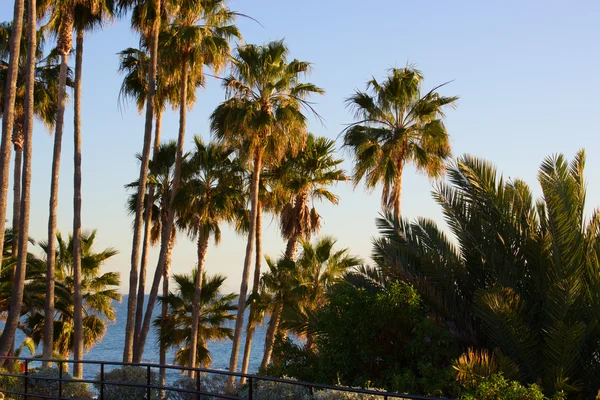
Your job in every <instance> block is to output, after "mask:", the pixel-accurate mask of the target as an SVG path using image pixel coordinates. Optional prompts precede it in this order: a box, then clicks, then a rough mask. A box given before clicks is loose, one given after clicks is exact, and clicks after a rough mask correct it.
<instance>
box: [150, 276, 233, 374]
mask: <svg viewBox="0 0 600 400" xmlns="http://www.w3.org/2000/svg"><path fill="white" fill-rule="evenodd" d="M197 274H198V270H197V269H196V268H194V269H193V270H192V272H191V274H185V275H184V274H181V275H180V274H175V276H174V279H175V283H176V290H175V292H174V293H169V295H168V296H167V297H161V298H160V301H161V302H163V303H165V304H167V305H168V308H169V312H168V315H167V317H166V320H163V318H164V317H162V316H161V317H157V318H156V319H155V320H154V325H155V326H156V327H157V328H158V329H159V337H160V342H161V345H162V346H166V347H172V348H174V349H176V350H177V352H176V353H175V363H177V364H178V365H183V366H190V362H189V361H190V358H189V354H190V352H191V349H192V347H191V346H192V336H193V334H192V330H193V326H194V325H193V324H192V314H193V311H192V309H193V308H195V307H198V308H199V310H200V312H199V316H198V322H197V326H196V329H195V330H196V331H197V337H198V338H197V340H196V352H195V354H196V359H195V361H194V364H195V365H201V366H203V367H209V366H210V364H211V362H212V358H211V356H210V351H209V350H208V347H207V345H206V344H207V342H208V341H209V340H223V339H231V337H232V335H233V332H232V329H231V328H226V327H224V326H223V325H224V324H225V323H226V322H228V321H231V320H232V319H234V316H233V315H232V314H231V311H233V310H235V306H234V305H233V301H234V300H235V298H236V295H235V294H233V293H230V294H221V293H220V290H221V287H222V286H223V282H224V281H225V277H224V276H222V275H214V276H210V277H208V276H207V275H206V273H205V275H204V277H203V279H200V281H201V282H202V290H201V293H202V295H201V296H200V300H199V302H198V303H196V299H195V297H196V288H195V286H196V282H198V281H199V279H198V278H197Z"/></svg>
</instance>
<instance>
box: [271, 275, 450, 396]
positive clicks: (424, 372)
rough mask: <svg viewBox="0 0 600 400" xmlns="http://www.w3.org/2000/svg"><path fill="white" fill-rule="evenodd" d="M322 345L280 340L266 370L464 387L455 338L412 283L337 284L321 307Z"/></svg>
mask: <svg viewBox="0 0 600 400" xmlns="http://www.w3.org/2000/svg"><path fill="white" fill-rule="evenodd" d="M316 331H317V338H316V343H317V352H316V353H311V352H309V351H306V350H305V349H304V348H302V347H300V346H298V345H296V344H294V343H293V342H291V341H289V340H286V339H283V340H279V341H278V343H277V346H276V349H275V354H274V359H275V360H276V361H275V362H274V364H273V365H272V366H270V367H269V368H268V369H267V370H266V371H265V372H266V373H268V374H270V375H275V376H283V375H288V376H294V377H295V378H298V379H300V380H307V381H314V382H322V383H328V384H343V385H350V386H359V387H370V386H376V387H384V388H386V389H387V390H390V391H399V392H404V393H423V394H431V395H442V394H448V393H455V392H456V383H455V372H454V371H453V369H452V367H451V363H452V360H453V359H455V358H456V357H457V356H458V354H459V352H458V347H457V345H456V344H455V343H454V340H453V339H452V337H451V336H450V335H449V334H448V333H447V332H445V331H443V330H442V329H440V328H439V327H438V326H437V325H436V324H435V323H434V322H433V320H431V319H429V318H428V316H427V310H426V309H425V308H424V307H423V305H422V303H421V301H420V298H419V295H418V294H417V292H416V291H415V290H414V288H413V287H412V286H410V285H405V284H401V283H393V284H391V285H390V286H389V288H387V289H386V290H381V291H369V290H365V289H361V288H356V287H353V286H351V285H349V284H340V285H338V286H336V287H335V288H334V289H333V290H332V292H331V293H330V295H329V302H328V303H327V304H326V305H325V306H324V307H323V308H322V309H320V310H319V311H318V312H317V315H316Z"/></svg>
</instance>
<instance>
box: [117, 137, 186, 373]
mask: <svg viewBox="0 0 600 400" xmlns="http://www.w3.org/2000/svg"><path fill="white" fill-rule="evenodd" d="M176 153H177V143H175V142H174V141H170V142H167V143H163V144H161V145H160V146H159V149H158V151H157V152H156V154H155V155H154V157H153V159H152V160H150V163H149V167H150V169H149V174H148V183H149V184H150V185H151V186H152V187H154V189H155V194H156V196H154V204H152V205H151V207H152V221H151V222H152V228H151V230H150V244H152V245H155V244H157V243H160V242H162V240H164V239H165V238H168V239H169V248H168V252H167V262H166V264H165V270H164V273H163V275H164V276H165V277H167V279H168V271H169V268H170V264H171V251H172V249H173V244H174V242H175V236H176V230H175V229H171V232H170V233H169V232H168V231H167V220H168V214H169V204H170V201H171V192H172V190H173V179H174V172H175V159H176ZM139 158H141V156H138V159H139ZM183 158H184V166H183V173H182V177H183V181H184V182H185V181H186V180H187V176H189V174H190V172H189V171H190V168H189V166H188V165H189V164H188V162H187V161H186V160H187V158H188V155H187V154H185V155H184V157H183ZM137 186H138V182H137V181H136V182H133V183H131V184H129V185H127V187H128V188H131V189H137ZM136 196H137V193H134V194H132V195H131V197H130V198H129V202H128V207H129V208H128V209H129V212H130V213H131V214H133V213H135V207H136V204H137V198H136ZM163 275H158V277H157V276H156V275H155V277H154V278H155V281H154V282H153V287H154V286H155V285H158V283H157V282H156V280H157V279H158V281H160V279H161V278H162V277H163ZM146 334H147V333H146ZM145 338H146V336H143V337H142V338H141V339H140V340H143V341H145V340H146V339H145ZM142 353H143V352H142V351H135V352H134V358H133V359H134V360H137V362H139V361H140V360H141V356H142Z"/></svg>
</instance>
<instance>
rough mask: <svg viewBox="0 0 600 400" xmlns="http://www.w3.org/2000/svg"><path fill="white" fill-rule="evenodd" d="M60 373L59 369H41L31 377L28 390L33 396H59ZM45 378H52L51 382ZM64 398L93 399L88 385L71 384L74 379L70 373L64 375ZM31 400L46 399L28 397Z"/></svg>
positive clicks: (80, 383) (31, 374)
mask: <svg viewBox="0 0 600 400" xmlns="http://www.w3.org/2000/svg"><path fill="white" fill-rule="evenodd" d="M59 374H60V371H59V369H58V368H40V369H39V370H36V371H33V372H32V373H30V375H29V379H28V386H27V390H28V393H31V394H39V395H44V396H57V395H58V390H59V382H58V378H59V376H60V375H59ZM43 378H52V379H51V380H48V379H43ZM62 378H63V380H67V382H65V381H63V384H62V387H63V393H62V395H63V397H67V398H71V399H92V396H91V394H90V392H89V388H88V385H87V383H83V382H69V381H70V380H72V379H73V378H72V377H71V375H70V374H69V373H68V372H63V373H62ZM27 398H28V399H29V400H38V399H39V400H41V399H44V397H35V396H28V397H27Z"/></svg>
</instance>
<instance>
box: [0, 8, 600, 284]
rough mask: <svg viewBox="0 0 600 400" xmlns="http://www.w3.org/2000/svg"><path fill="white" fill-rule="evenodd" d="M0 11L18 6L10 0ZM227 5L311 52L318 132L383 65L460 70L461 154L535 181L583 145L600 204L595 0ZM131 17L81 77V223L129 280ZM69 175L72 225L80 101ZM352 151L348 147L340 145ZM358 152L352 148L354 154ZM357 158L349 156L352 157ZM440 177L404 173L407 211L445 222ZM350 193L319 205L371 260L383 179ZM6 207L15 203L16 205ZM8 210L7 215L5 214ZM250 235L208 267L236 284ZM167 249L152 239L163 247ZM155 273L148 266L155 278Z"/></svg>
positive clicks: (171, 134) (213, 87)
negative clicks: (123, 53) (547, 163)
mask: <svg viewBox="0 0 600 400" xmlns="http://www.w3.org/2000/svg"><path fill="white" fill-rule="evenodd" d="M6 3H7V4H6V6H5V7H2V8H1V9H0V20H8V19H10V18H12V7H9V6H8V5H9V3H12V2H9V1H8V0H7V1H6ZM230 4H231V7H232V8H233V9H235V10H237V11H240V12H242V13H245V14H248V15H250V16H252V17H254V18H256V19H257V20H258V21H260V23H261V24H262V26H260V25H258V24H256V23H254V22H252V21H249V20H240V21H239V27H240V28H241V30H242V33H243V35H244V38H245V41H246V42H247V43H263V42H266V41H269V40H273V39H280V38H285V40H286V43H287V45H288V46H289V48H290V50H291V55H292V56H293V57H295V58H298V59H301V60H306V61H310V62H312V63H314V72H313V74H312V75H311V76H310V81H312V82H314V83H316V84H318V85H319V86H322V87H323V88H325V90H326V91H327V93H326V95H325V96H322V97H320V98H315V99H314V100H315V101H316V105H315V108H316V109H317V110H318V112H319V113H320V114H321V115H322V116H323V118H324V119H325V126H322V125H321V124H319V123H318V122H317V121H314V120H312V121H311V122H310V129H311V131H312V132H314V133H316V134H319V135H325V136H328V137H330V138H336V137H337V136H338V134H339V133H340V131H341V130H342V129H343V127H344V124H346V123H349V122H351V121H352V118H351V115H350V114H349V112H348V110H347V109H346V108H345V107H344V99H345V98H346V97H347V96H349V95H350V94H351V93H352V92H353V90H354V89H356V88H360V89H362V88H364V82H365V81H366V80H367V79H369V78H370V77H371V76H375V77H377V78H381V77H383V76H384V74H385V70H386V69H387V68H389V67H391V66H404V65H405V64H406V63H407V62H411V63H414V64H416V66H417V67H418V68H419V69H421V70H422V72H423V74H424V75H425V84H424V86H425V89H427V88H430V87H432V86H434V85H437V84H439V83H442V82H446V81H449V80H454V82H453V83H452V84H450V85H448V86H446V87H445V88H443V93H444V94H447V95H459V96H460V101H459V102H458V107H457V109H456V110H449V111H448V113H447V119H446V125H447V127H448V130H449V132H450V135H451V138H452V145H453V151H454V154H455V155H461V154H464V153H472V154H476V155H478V156H481V157H484V158H487V159H489V160H491V161H493V162H494V163H495V164H496V165H497V166H498V168H499V170H500V171H503V172H504V173H505V175H506V176H510V177H520V178H523V179H525V180H526V181H527V182H529V183H530V184H531V185H532V186H533V187H534V189H535V192H536V194H539V190H538V187H537V182H536V173H537V168H538V166H539V164H540V163H541V161H542V159H543V158H544V157H545V156H547V155H549V154H553V153H556V152H563V153H565V154H566V155H567V156H569V157H571V156H572V155H573V154H574V153H575V152H576V151H577V150H578V149H579V148H582V147H583V148H585V149H586V150H587V155H588V163H587V180H588V183H589V191H588V208H589V209H590V210H591V209H592V208H593V207H596V206H597V205H600V186H599V185H600V141H599V140H600V135H599V134H600V128H599V125H598V123H597V120H598V117H597V115H598V110H599V109H600V97H599V96H598V93H599V92H600V77H599V73H598V72H599V71H600V53H599V51H598V50H599V48H598V39H599V38H600V25H599V24H598V20H600V3H599V2H597V1H591V0H590V1H578V2H571V3H569V2H565V1H541V0H536V1H527V2H523V1H515V0H510V1H508V0H507V1H502V2H487V1H486V2H484V1H454V2H449V1H437V2H432V1H428V2H423V1H412V2H407V1H401V0H388V1H383V0H376V1H372V2H369V3H364V2H358V1H354V0H345V1H342V0H327V1H323V0H320V1H318V0H304V1H289V0H288V1H281V0H253V1H250V0H245V1H244V0H235V1H232V2H231V3H230ZM136 44H137V37H136V35H135V33H134V32H133V31H132V30H131V29H130V28H129V21H128V20H126V19H124V20H119V21H115V22H113V23H112V24H110V25H109V26H107V27H106V29H104V30H103V31H99V32H95V33H93V34H89V35H88V36H87V37H86V42H85V55H84V82H83V96H84V97H83V105H82V108H83V134H84V138H83V174H84V175H83V196H84V197H83V226H84V228H87V229H93V228H97V229H98V232H99V234H98V246H99V247H107V246H113V247H116V248H117V249H119V251H120V252H121V253H120V254H119V255H118V256H117V257H115V258H114V259H113V260H112V261H111V262H110V263H108V264H107V266H106V268H105V269H107V270H118V271H120V272H121V273H122V281H123V285H122V287H123V289H124V290H125V289H126V286H127V283H128V277H129V275H128V272H129V256H130V252H131V220H132V219H131V217H130V216H128V215H127V213H126V212H125V200H126V192H125V190H124V188H123V185H125V184H126V183H128V182H130V181H132V180H134V179H135V178H136V176H137V174H138V166H137V163H136V161H135V158H134V154H135V153H136V152H139V151H140V150H141V145H142V134H143V117H142V116H140V115H138V114H137V111H136V109H135V107H134V106H133V105H131V106H129V107H128V108H127V109H125V110H124V111H123V112H122V113H121V112H120V111H119V109H118V107H117V95H118V91H119V86H120V84H121V80H122V76H119V74H117V71H116V70H117V66H118V57H117V55H116V53H117V52H119V51H120V50H122V49H124V48H126V47H130V46H136ZM207 83H208V85H207V88H206V90H204V91H203V92H201V93H199V94H198V102H197V104H196V105H195V106H194V108H193V110H192V111H191V112H190V113H189V117H188V124H187V138H186V143H187V145H189V144H190V143H191V140H192V136H193V135H194V134H198V135H202V136H203V137H204V138H205V139H208V138H209V132H208V123H207V119H208V115H209V113H210V112H211V111H212V110H213V109H214V108H215V106H216V105H217V104H218V103H219V102H221V101H223V100H224V92H223V91H222V90H221V88H220V87H219V83H218V82H217V81H216V80H214V79H209V80H208V82H207ZM66 119H67V123H66V126H65V136H64V146H63V158H62V167H61V181H60V196H59V201H60V208H59V229H61V230H62V231H63V232H67V231H70V230H71V226H72V171H73V167H72V164H73V162H72V154H73V145H72V138H73V135H72V112H71V111H70V110H69V112H68V113H67V116H66ZM176 134H177V116H176V114H175V113H169V115H167V116H166V117H165V121H164V128H163V135H164V136H163V137H164V138H165V139H169V138H173V139H174V138H176ZM340 154H342V153H340ZM51 158H52V137H51V136H50V135H49V134H48V132H47V131H45V130H44V128H43V127H42V126H38V129H37V131H36V133H35V136H34V162H33V188H32V193H33V197H32V214H31V216H32V220H31V236H32V237H33V238H35V239H45V238H46V226H47V218H48V197H49V191H50V189H49V179H50V167H51ZM347 158H349V157H347ZM344 165H345V167H346V168H347V170H351V167H352V165H351V162H350V161H347V162H346V163H345V164H344ZM431 188H432V186H431V182H430V181H429V180H428V179H427V178H426V177H424V176H422V175H418V174H416V173H415V172H414V171H413V170H412V169H409V170H407V171H406V172H405V177H404V195H403V211H404V213H405V215H406V216H409V217H416V216H427V217H431V218H434V219H436V220H438V221H439V222H440V223H443V220H442V216H441V213H440V211H439V209H438V207H437V206H436V204H435V203H434V202H433V201H432V199H431V195H430V192H431ZM336 192H337V193H338V194H339V195H340V196H341V201H340V205H339V206H337V207H332V206H329V205H319V208H318V209H319V211H320V213H321V214H322V216H323V217H324V225H323V229H322V233H323V234H331V235H334V236H335V237H337V238H338V240H339V241H338V243H339V245H340V246H344V247H349V248H350V249H351V251H352V252H353V253H354V254H358V255H360V256H362V257H364V258H366V259H368V257H369V254H370V250H371V238H372V237H373V236H374V235H375V234H376V229H375V225H374V219H375V217H376V216H377V214H378V212H379V209H380V206H379V195H380V192H379V191H375V192H374V193H372V194H367V193H365V191H364V190H363V188H362V187H359V188H357V189H356V190H353V189H352V186H351V185H350V184H348V185H346V184H343V185H339V186H338V187H337V188H336ZM9 212H11V211H10V210H9ZM9 215H10V214H9ZM264 225H265V227H266V229H265V246H264V248H265V252H266V253H267V254H270V255H273V256H275V255H277V254H279V253H280V252H282V251H283V249H284V243H283V241H282V240H281V239H280V238H279V236H278V234H277V224H276V222H275V221H272V220H271V217H269V216H267V217H266V221H265V224H264ZM244 246H245V239H244V238H242V237H238V236H236V235H235V234H234V233H232V232H231V231H229V230H227V232H226V233H225V234H224V236H223V240H222V243H221V244H220V246H219V247H216V248H215V247H211V248H210V249H209V252H208V256H207V263H208V264H207V266H208V271H209V273H217V272H218V273H223V274H225V275H227V276H228V277H229V279H228V280H227V289H228V290H231V291H237V290H238V289H239V281H240V274H241V267H242V263H243V257H244ZM156 254H157V252H156V251H154V253H153V256H154V258H153V259H155V256H156ZM195 254H196V253H195V248H194V245H193V244H192V243H191V242H190V241H189V240H188V239H187V238H185V237H184V236H183V235H182V234H180V235H179V237H178V240H177V245H176V248H175V250H174V252H173V271H174V272H184V271H189V270H190V269H191V268H192V267H193V266H194V263H195ZM150 279H151V278H149V281H150Z"/></svg>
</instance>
